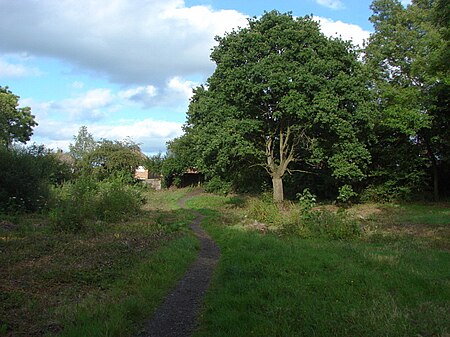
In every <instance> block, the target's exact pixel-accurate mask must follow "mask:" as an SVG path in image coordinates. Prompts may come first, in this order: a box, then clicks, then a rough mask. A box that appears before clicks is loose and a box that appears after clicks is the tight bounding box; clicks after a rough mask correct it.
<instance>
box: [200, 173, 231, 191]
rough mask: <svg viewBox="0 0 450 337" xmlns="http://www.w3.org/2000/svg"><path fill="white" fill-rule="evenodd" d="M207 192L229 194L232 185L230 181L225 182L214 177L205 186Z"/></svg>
mask: <svg viewBox="0 0 450 337" xmlns="http://www.w3.org/2000/svg"><path fill="white" fill-rule="evenodd" d="M204 187H205V191H206V192H212V193H218V194H225V195H226V194H228V193H230V192H231V187H232V185H231V183H230V182H228V181H223V180H222V179H220V178H219V177H217V176H215V177H212V178H211V179H210V180H209V181H208V182H207V183H206V184H205V186H204Z"/></svg>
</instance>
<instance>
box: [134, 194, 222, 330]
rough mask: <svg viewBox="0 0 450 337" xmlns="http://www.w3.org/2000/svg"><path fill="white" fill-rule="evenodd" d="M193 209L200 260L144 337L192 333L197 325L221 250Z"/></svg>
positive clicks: (200, 215) (193, 225)
mask: <svg viewBox="0 0 450 337" xmlns="http://www.w3.org/2000/svg"><path fill="white" fill-rule="evenodd" d="M191 197H192V194H190V195H188V196H186V197H184V198H182V199H180V200H179V201H178V203H179V205H180V206H181V207H183V208H184V207H185V203H186V201H187V200H188V199H189V198H191ZM192 212H193V213H194V214H195V216H196V218H195V219H194V221H192V223H191V224H190V226H191V228H192V230H193V231H194V233H195V235H196V236H197V238H198V239H199V241H200V251H199V255H198V257H197V260H196V261H195V262H194V263H193V264H192V265H191V266H190V267H189V269H188V271H187V272H186V274H185V275H184V276H183V278H182V279H181V280H180V281H179V282H178V284H177V285H176V286H175V288H174V289H173V290H172V291H171V293H170V294H169V295H168V296H167V297H166V299H165V300H164V302H163V303H162V304H161V305H160V307H159V308H158V309H157V310H156V312H155V314H154V316H153V318H152V319H151V321H149V322H148V323H147V325H146V327H145V331H144V332H142V333H141V334H140V335H139V336H140V337H189V336H191V335H192V333H193V332H194V330H195V328H196V326H197V323H198V320H197V318H198V315H199V313H200V310H201V307H202V304H203V298H204V295H205V293H206V290H207V289H208V286H209V284H210V281H211V277H212V275H213V272H214V269H215V266H216V265H217V262H218V261H219V256H220V251H219V248H218V246H217V245H216V243H215V242H214V241H213V240H212V239H211V237H210V236H209V235H208V234H207V233H206V232H205V231H204V230H203V229H202V228H201V227H200V222H201V220H202V218H203V216H202V214H200V213H199V212H197V211H192Z"/></svg>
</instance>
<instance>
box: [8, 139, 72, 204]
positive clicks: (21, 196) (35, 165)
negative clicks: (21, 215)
mask: <svg viewBox="0 0 450 337" xmlns="http://www.w3.org/2000/svg"><path fill="white" fill-rule="evenodd" d="M0 172H1V174H0V210H3V211H6V212H16V211H33V212H34V211H38V210H41V209H43V208H44V207H45V206H46V204H47V202H48V198H49V197H50V185H52V184H57V183H60V182H61V181H63V180H64V179H67V178H68V177H69V175H70V171H69V168H68V166H67V165H66V164H64V163H63V162H61V161H60V160H58V159H57V158H56V156H55V154H54V153H52V152H51V151H49V150H46V149H45V148H44V147H43V146H36V145H32V146H29V147H13V148H11V149H7V148H5V147H3V146H0Z"/></svg>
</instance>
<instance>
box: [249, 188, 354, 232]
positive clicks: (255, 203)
mask: <svg viewBox="0 0 450 337" xmlns="http://www.w3.org/2000/svg"><path fill="white" fill-rule="evenodd" d="M315 206H316V205H315V200H314V199H312V196H311V197H310V198H304V199H302V198H300V202H299V203H292V202H285V203H284V204H280V205H277V204H274V203H273V202H272V200H271V199H270V198H269V197H268V196H263V197H262V198H249V199H248V200H247V210H248V211H247V215H248V217H250V218H253V219H256V220H258V221H260V222H263V223H266V224H269V225H273V226H274V227H275V228H277V229H278V230H279V232H280V233H281V234H284V235H287V236H292V235H295V236H299V237H302V238H328V239H351V238H356V237H358V236H360V235H361V234H362V230H361V227H360V226H359V224H358V223H357V222H356V221H355V220H354V219H352V218H350V217H349V216H348V214H347V213H346V212H345V210H343V209H340V210H339V211H337V212H332V211H330V210H327V209H322V208H316V207H315Z"/></svg>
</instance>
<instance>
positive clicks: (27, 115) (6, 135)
mask: <svg viewBox="0 0 450 337" xmlns="http://www.w3.org/2000/svg"><path fill="white" fill-rule="evenodd" d="M18 106H19V96H16V95H14V94H13V93H12V92H11V91H10V90H8V87H2V86H0V146H1V145H3V146H6V147H9V146H10V145H11V144H12V143H13V142H14V141H18V142H21V143H26V142H27V141H28V140H29V139H30V137H31V135H32V134H33V128H34V127H35V126H36V125H38V124H37V123H36V121H35V120H34V116H33V115H32V114H31V109H30V108H29V107H24V108H18Z"/></svg>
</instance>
